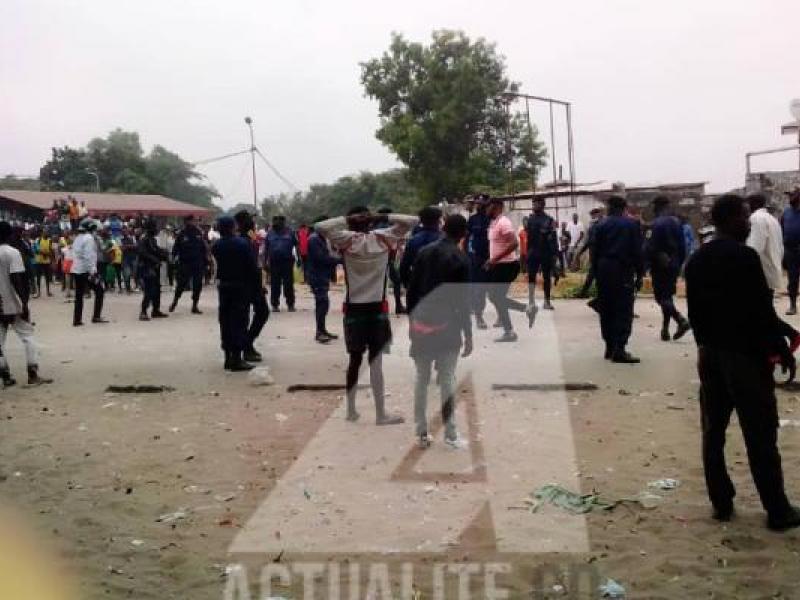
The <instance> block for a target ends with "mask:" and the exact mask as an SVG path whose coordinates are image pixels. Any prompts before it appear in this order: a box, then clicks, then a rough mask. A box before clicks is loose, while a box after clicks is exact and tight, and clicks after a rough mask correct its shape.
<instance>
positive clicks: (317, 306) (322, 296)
mask: <svg viewBox="0 0 800 600" xmlns="http://www.w3.org/2000/svg"><path fill="white" fill-rule="evenodd" d="M327 219H328V217H327V216H326V217H320V218H319V219H317V222H320V221H325V220H327ZM339 262H341V261H340V260H339V259H337V258H336V257H335V256H333V255H332V254H331V252H330V248H328V240H326V239H325V235H324V234H323V233H322V232H321V231H316V230H314V233H312V234H311V235H310V236H309V238H308V257H307V260H306V281H307V282H308V286H309V287H310V288H311V293H312V294H314V315H315V317H316V323H317V332H316V335H315V336H314V339H315V340H316V341H317V342H319V343H320V344H327V343H328V342H330V341H331V340H335V339H337V338H338V337H339V336H338V335H334V334H332V333H331V332H329V331H328V327H327V325H326V323H325V321H326V318H327V316H328V310H329V309H330V305H331V303H330V298H329V297H328V292H329V291H330V287H331V281H332V280H333V279H334V277H335V275H336V265H337V264H339Z"/></svg>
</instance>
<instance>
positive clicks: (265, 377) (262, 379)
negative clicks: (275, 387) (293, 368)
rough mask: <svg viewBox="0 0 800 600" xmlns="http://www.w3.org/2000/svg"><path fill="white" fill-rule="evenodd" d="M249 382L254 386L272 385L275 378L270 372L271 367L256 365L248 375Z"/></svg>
mask: <svg viewBox="0 0 800 600" xmlns="http://www.w3.org/2000/svg"><path fill="white" fill-rule="evenodd" d="M247 382H248V383H249V384H250V385H252V386H256V387H258V386H262V385H272V384H273V383H275V379H274V378H273V377H272V373H270V372H269V367H256V368H255V369H253V370H252V371H250V373H249V374H248V375H247Z"/></svg>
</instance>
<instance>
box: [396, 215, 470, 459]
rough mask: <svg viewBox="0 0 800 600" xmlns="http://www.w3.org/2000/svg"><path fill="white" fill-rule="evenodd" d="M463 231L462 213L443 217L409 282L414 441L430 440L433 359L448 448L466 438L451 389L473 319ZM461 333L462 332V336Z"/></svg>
mask: <svg viewBox="0 0 800 600" xmlns="http://www.w3.org/2000/svg"><path fill="white" fill-rule="evenodd" d="M466 232H467V221H466V219H464V217H462V216H461V215H451V216H449V217H447V220H446V221H445V224H444V233H445V237H444V238H443V239H441V240H439V241H437V242H434V243H433V244H429V245H427V246H425V247H424V248H423V249H422V250H420V252H419V255H418V256H417V259H416V262H415V263H414V269H413V271H412V273H411V281H410V283H409V288H408V309H409V314H410V315H411V316H410V323H409V335H410V336H411V357H412V358H413V359H414V363H415V365H416V368H417V377H416V385H415V387H414V417H415V422H416V433H417V439H418V441H419V445H420V446H421V447H423V448H427V447H428V446H429V445H430V438H429V436H428V418H427V405H428V386H429V384H430V381H431V368H432V366H433V365H434V364H435V365H436V371H437V373H438V377H437V381H438V383H439V389H440V391H441V399H442V422H443V423H444V426H445V435H444V439H445V443H446V444H448V445H449V446H451V447H453V448H463V447H465V446H466V444H465V443H464V442H463V441H462V440H460V439H459V436H458V431H457V430H456V425H455V417H454V414H453V409H454V405H455V392H456V363H457V362H458V354H459V351H460V350H461V346H462V342H463V345H464V353H463V356H469V355H470V354H471V353H472V321H471V319H470V302H469V296H468V295H467V294H465V293H464V291H466V290H465V289H464V288H465V286H466V285H467V284H468V282H469V261H468V260H467V257H466V255H465V254H464V253H463V252H462V251H461V249H460V248H459V243H460V242H461V240H462V239H463V238H464V236H465V235H466ZM462 336H463V338H462Z"/></svg>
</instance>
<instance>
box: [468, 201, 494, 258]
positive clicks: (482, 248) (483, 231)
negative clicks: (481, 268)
mask: <svg viewBox="0 0 800 600" xmlns="http://www.w3.org/2000/svg"><path fill="white" fill-rule="evenodd" d="M490 220H491V219H489V217H487V216H486V214H480V213H475V214H474V215H472V216H471V217H470V218H469V219H468V220H467V235H468V236H469V243H468V244H467V252H468V253H469V254H474V255H475V256H476V257H478V258H482V259H483V260H484V261H485V260H488V259H489V222H490Z"/></svg>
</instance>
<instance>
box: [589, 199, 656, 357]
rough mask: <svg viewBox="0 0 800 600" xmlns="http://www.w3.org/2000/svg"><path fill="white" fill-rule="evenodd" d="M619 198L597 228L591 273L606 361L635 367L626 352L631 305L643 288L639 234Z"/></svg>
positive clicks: (612, 200)
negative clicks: (594, 282) (595, 278)
mask: <svg viewBox="0 0 800 600" xmlns="http://www.w3.org/2000/svg"><path fill="white" fill-rule="evenodd" d="M626 206H627V203H626V202H625V198H622V197H621V196H612V197H611V198H609V200H608V216H607V217H606V218H605V219H603V221H602V222H601V223H600V224H599V225H598V226H597V230H596V231H595V239H594V256H593V259H594V269H595V273H596V274H597V300H596V302H594V303H592V306H593V307H594V308H596V310H597V311H598V312H599V313H600V331H601V332H602V335H603V340H604V341H605V343H606V352H605V358H606V359H609V360H612V361H613V362H617V363H638V362H639V359H638V358H636V357H635V356H632V355H631V354H630V353H628V351H627V350H626V349H625V346H626V345H627V344H628V338H630V335H631V328H632V326H633V302H634V298H635V295H636V290H639V289H641V287H642V277H643V275H644V265H643V262H642V231H641V227H640V226H639V223H638V222H637V221H635V220H634V219H631V218H630V217H629V216H627V215H625V214H624V213H625V208H626Z"/></svg>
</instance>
